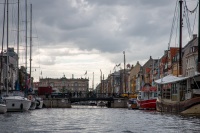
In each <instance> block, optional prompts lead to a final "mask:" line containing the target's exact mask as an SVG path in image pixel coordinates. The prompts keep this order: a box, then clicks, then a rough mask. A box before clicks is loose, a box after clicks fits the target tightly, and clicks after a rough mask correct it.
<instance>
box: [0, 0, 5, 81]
mask: <svg viewBox="0 0 200 133" xmlns="http://www.w3.org/2000/svg"><path fill="white" fill-rule="evenodd" d="M5 16H6V0H5V1H4V9H3V35H2V45H1V75H0V76H1V77H0V81H1V83H4V80H2V79H3V76H2V75H3V74H2V73H3V45H4V33H5Z"/></svg>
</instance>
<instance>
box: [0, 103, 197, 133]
mask: <svg viewBox="0 0 200 133" xmlns="http://www.w3.org/2000/svg"><path fill="white" fill-rule="evenodd" d="M181 132H182V133H199V132H200V118H199V117H194V116H181V115H174V114H163V113H159V112H156V111H148V110H128V109H126V108H125V109H124V108H120V109H117V108H101V107H94V106H93V107H92V106H73V107H72V108H65V109H61V108H59V109H55V108H54V109H47V108H44V109H40V110H32V111H28V112H23V113H21V112H15V113H6V114H0V133H181Z"/></svg>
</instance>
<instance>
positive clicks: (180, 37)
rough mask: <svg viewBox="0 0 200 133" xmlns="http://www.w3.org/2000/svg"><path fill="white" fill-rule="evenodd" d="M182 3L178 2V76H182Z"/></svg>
mask: <svg viewBox="0 0 200 133" xmlns="http://www.w3.org/2000/svg"><path fill="white" fill-rule="evenodd" d="M182 3H183V1H182V0H180V1H179V4H180V25H179V26H180V34H179V75H182V21H183V19H182Z"/></svg>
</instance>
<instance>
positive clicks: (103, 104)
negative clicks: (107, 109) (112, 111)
mask: <svg viewBox="0 0 200 133" xmlns="http://www.w3.org/2000/svg"><path fill="white" fill-rule="evenodd" d="M97 106H100V107H104V106H106V103H105V102H104V101H99V102H97Z"/></svg>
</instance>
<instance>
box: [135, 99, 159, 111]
mask: <svg viewBox="0 0 200 133" xmlns="http://www.w3.org/2000/svg"><path fill="white" fill-rule="evenodd" d="M137 102H138V105H139V108H140V109H156V99H149V100H137Z"/></svg>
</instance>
